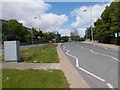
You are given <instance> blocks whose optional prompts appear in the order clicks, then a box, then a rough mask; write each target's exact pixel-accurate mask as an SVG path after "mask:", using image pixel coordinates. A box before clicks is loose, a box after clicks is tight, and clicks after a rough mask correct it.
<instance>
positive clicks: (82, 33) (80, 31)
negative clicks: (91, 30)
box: [78, 28, 86, 37]
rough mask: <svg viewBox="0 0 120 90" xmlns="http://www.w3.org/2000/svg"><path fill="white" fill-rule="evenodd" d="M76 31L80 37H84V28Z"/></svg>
mask: <svg viewBox="0 0 120 90" xmlns="http://www.w3.org/2000/svg"><path fill="white" fill-rule="evenodd" d="M78 30H79V34H80V37H84V36H85V30H86V28H79V29H78Z"/></svg>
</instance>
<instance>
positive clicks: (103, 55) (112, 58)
mask: <svg viewBox="0 0 120 90" xmlns="http://www.w3.org/2000/svg"><path fill="white" fill-rule="evenodd" d="M90 51H91V52H92V53H94V54H98V55H102V56H107V57H110V58H112V59H114V60H116V61H118V62H120V61H119V60H118V59H117V58H115V57H113V56H110V55H105V54H101V53H97V52H94V51H93V50H90Z"/></svg>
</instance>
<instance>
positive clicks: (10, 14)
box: [2, 0, 68, 31]
mask: <svg viewBox="0 0 120 90" xmlns="http://www.w3.org/2000/svg"><path fill="white" fill-rule="evenodd" d="M20 1H21V0H17V2H2V19H5V20H9V19H17V20H18V21H19V22H21V23H23V25H24V26H27V27H35V28H40V29H42V30H44V31H57V30H59V28H60V26H61V25H62V24H64V23H65V22H67V21H68V17H67V16H66V15H56V14H53V13H46V11H47V10H48V9H49V8H50V7H51V5H50V4H48V3H45V2H44V1H43V0H29V2H28V0H22V1H23V2H20ZM34 17H36V18H34Z"/></svg>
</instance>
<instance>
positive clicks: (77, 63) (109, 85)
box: [63, 47, 114, 90]
mask: <svg viewBox="0 0 120 90" xmlns="http://www.w3.org/2000/svg"><path fill="white" fill-rule="evenodd" d="M63 48H64V49H65V47H63ZM65 50H66V51H67V52H66V54H67V55H68V56H71V57H73V58H75V60H76V67H77V68H79V69H80V70H82V71H84V72H85V73H87V74H89V75H91V76H93V77H95V78H97V79H99V80H100V81H102V82H106V81H105V80H104V79H102V78H100V77H99V76H97V75H95V74H93V73H91V72H89V71H87V70H85V69H83V68H81V67H80V66H79V62H78V58H77V57H75V56H73V55H71V54H69V50H67V49H65ZM91 52H92V53H94V51H93V50H91ZM107 56H108V55H107ZM109 57H111V56H109ZM106 84H107V86H108V87H109V88H111V89H113V90H114V87H113V86H112V85H111V84H110V83H106Z"/></svg>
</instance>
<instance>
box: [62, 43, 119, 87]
mask: <svg viewBox="0 0 120 90" xmlns="http://www.w3.org/2000/svg"><path fill="white" fill-rule="evenodd" d="M61 47H62V49H63V51H64V53H65V54H66V56H67V58H68V59H69V61H70V63H71V64H72V65H73V66H74V68H75V69H76V70H77V71H78V73H79V74H80V75H81V76H82V77H83V78H84V80H85V81H86V82H87V83H88V84H89V85H90V87H91V88H110V89H112V88H118V63H119V62H120V61H119V60H118V50H117V49H110V48H106V47H101V46H96V45H92V44H86V43H82V42H71V43H63V44H62V45H61Z"/></svg>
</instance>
